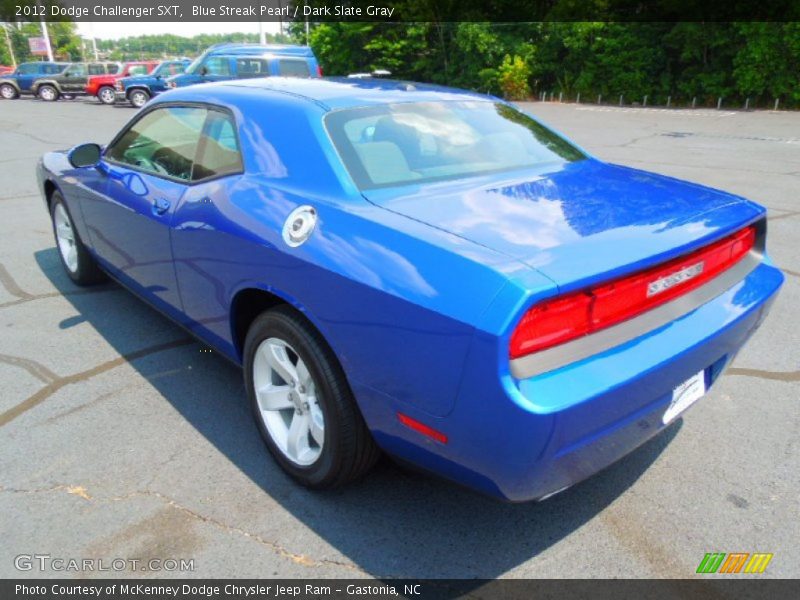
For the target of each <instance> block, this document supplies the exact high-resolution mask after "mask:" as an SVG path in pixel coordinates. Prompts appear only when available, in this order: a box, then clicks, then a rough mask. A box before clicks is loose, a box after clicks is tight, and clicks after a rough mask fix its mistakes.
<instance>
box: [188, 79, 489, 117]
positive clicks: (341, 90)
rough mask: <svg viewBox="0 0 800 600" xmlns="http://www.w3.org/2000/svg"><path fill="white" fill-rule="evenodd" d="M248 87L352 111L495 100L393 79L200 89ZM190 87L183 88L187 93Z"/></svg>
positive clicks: (240, 82) (251, 82)
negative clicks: (394, 106)
mask: <svg viewBox="0 0 800 600" xmlns="http://www.w3.org/2000/svg"><path fill="white" fill-rule="evenodd" d="M217 86H219V87H232V88H249V89H252V90H253V91H254V92H256V91H257V90H264V91H270V92H282V93H285V94H290V95H292V96H295V97H298V98H304V99H306V100H309V101H311V102H315V103H316V104H318V105H320V106H322V107H323V108H325V109H327V110H339V109H343V108H355V107H360V106H372V105H379V104H394V103H399V102H447V101H451V102H452V101H465V100H471V101H482V102H487V101H491V102H495V101H497V99H496V98H493V97H491V96H486V95H483V94H478V93H475V92H469V91H466V90H459V89H456V88H448V87H443V86H438V85H431V84H425V83H411V82H407V81H397V80H393V79H353V78H334V77H328V78H324V79H321V78H315V79H312V78H309V79H303V78H298V77H264V78H256V79H237V80H231V81H225V82H221V83H218V84H211V86H202V88H205V89H204V90H200V91H202V92H205V94H204V95H206V96H207V95H208V92H209V91H211V89H213V87H217ZM191 89H192V88H187V91H188V90H191Z"/></svg>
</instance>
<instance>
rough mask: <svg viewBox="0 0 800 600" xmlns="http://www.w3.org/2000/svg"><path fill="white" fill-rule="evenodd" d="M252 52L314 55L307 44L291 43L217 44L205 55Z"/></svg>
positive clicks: (238, 54) (233, 54) (251, 53)
mask: <svg viewBox="0 0 800 600" xmlns="http://www.w3.org/2000/svg"><path fill="white" fill-rule="evenodd" d="M253 54H275V55H283V56H314V53H313V52H312V51H311V48H309V47H308V46H294V45H291V44H217V45H215V46H211V47H210V48H209V49H208V50H206V55H207V56H219V55H230V56H241V55H245V56H246V55H253Z"/></svg>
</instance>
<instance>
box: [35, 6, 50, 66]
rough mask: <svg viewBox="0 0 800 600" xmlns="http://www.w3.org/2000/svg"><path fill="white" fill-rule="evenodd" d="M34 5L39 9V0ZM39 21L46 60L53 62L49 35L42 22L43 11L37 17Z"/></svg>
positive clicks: (45, 25) (45, 24)
mask: <svg viewBox="0 0 800 600" xmlns="http://www.w3.org/2000/svg"><path fill="white" fill-rule="evenodd" d="M36 6H38V7H39V8H40V9H41V7H42V5H41V3H40V2H39V0H36ZM39 22H40V23H41V24H42V37H44V45H45V46H46V47H47V60H49V61H50V62H53V47H52V46H51V45H50V35H49V34H48V33H47V23H45V22H44V11H42V14H41V16H40V17H39Z"/></svg>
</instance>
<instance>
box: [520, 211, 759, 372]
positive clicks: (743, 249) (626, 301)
mask: <svg viewBox="0 0 800 600" xmlns="http://www.w3.org/2000/svg"><path fill="white" fill-rule="evenodd" d="M755 240H756V230H755V227H754V226H750V227H747V228H745V229H742V230H741V231H738V232H736V233H734V234H733V235H730V236H728V237H726V238H724V239H722V240H720V241H718V242H715V243H713V244H711V245H709V246H706V247H705V248H702V249H700V250H698V251H696V252H692V253H691V254H688V255H686V256H683V257H681V258H677V259H675V260H672V261H669V262H667V263H664V264H662V265H659V266H657V267H653V268H651V269H647V270H645V271H640V272H639V273H636V274H634V275H629V276H627V277H623V278H621V279H617V280H616V281H612V282H610V283H605V284H601V285H598V286H595V287H592V288H589V289H586V290H582V291H580V292H575V293H572V294H568V295H566V296H560V297H558V298H554V299H552V300H546V301H544V302H542V303H540V304H537V305H536V306H534V307H532V308H531V309H530V310H529V311H528V312H527V313H525V315H524V316H523V317H522V320H521V321H520V322H519V325H517V328H516V330H514V333H513V335H512V336H511V347H510V350H509V353H510V355H511V358H519V357H520V356H524V355H526V354H531V353H532V352H537V351H539V350H544V349H545V348H549V347H551V346H556V345H558V344H563V343H564V342H567V341H569V340H572V339H575V338H578V337H581V336H583V335H587V334H589V333H593V332H595V331H599V330H600V329H604V328H606V327H610V326H611V325H615V324H617V323H620V322H622V321H625V320H627V319H630V318H632V317H635V316H637V315H639V314H641V313H643V312H646V311H648V310H650V309H651V308H655V307H656V306H658V305H660V304H664V303H665V302H668V301H670V300H672V299H674V298H676V297H677V296H681V295H683V294H685V293H686V292H689V291H691V290H693V289H696V288H697V287H699V286H701V285H703V284H704V283H706V282H707V281H709V280H710V279H713V278H714V277H716V276H717V275H719V274H720V273H721V272H722V271H724V270H726V269H728V268H730V267H732V266H733V265H734V264H736V263H737V262H738V261H739V260H740V259H741V258H742V257H744V255H745V254H747V253H748V252H749V251H750V249H751V248H752V247H753V244H755Z"/></svg>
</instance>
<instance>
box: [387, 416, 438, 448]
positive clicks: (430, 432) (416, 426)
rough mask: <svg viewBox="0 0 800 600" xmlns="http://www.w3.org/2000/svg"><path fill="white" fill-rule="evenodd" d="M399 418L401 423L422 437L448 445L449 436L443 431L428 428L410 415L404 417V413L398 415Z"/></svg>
mask: <svg viewBox="0 0 800 600" xmlns="http://www.w3.org/2000/svg"><path fill="white" fill-rule="evenodd" d="M397 418H398V419H400V422H401V423H402V424H403V425H405V426H406V427H408V428H409V429H413V430H414V431H416V432H418V433H421V434H422V435H427V436H428V437H429V438H432V439H434V440H436V441H437V442H439V443H442V444H446V443H447V436H446V435H445V434H443V433H442V432H441V431H436V430H435V429H433V428H432V427H428V426H427V425H425V423H420V422H419V421H417V420H416V419H412V418H411V417H409V416H408V415H404V414H403V413H400V412H399V413H397Z"/></svg>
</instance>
